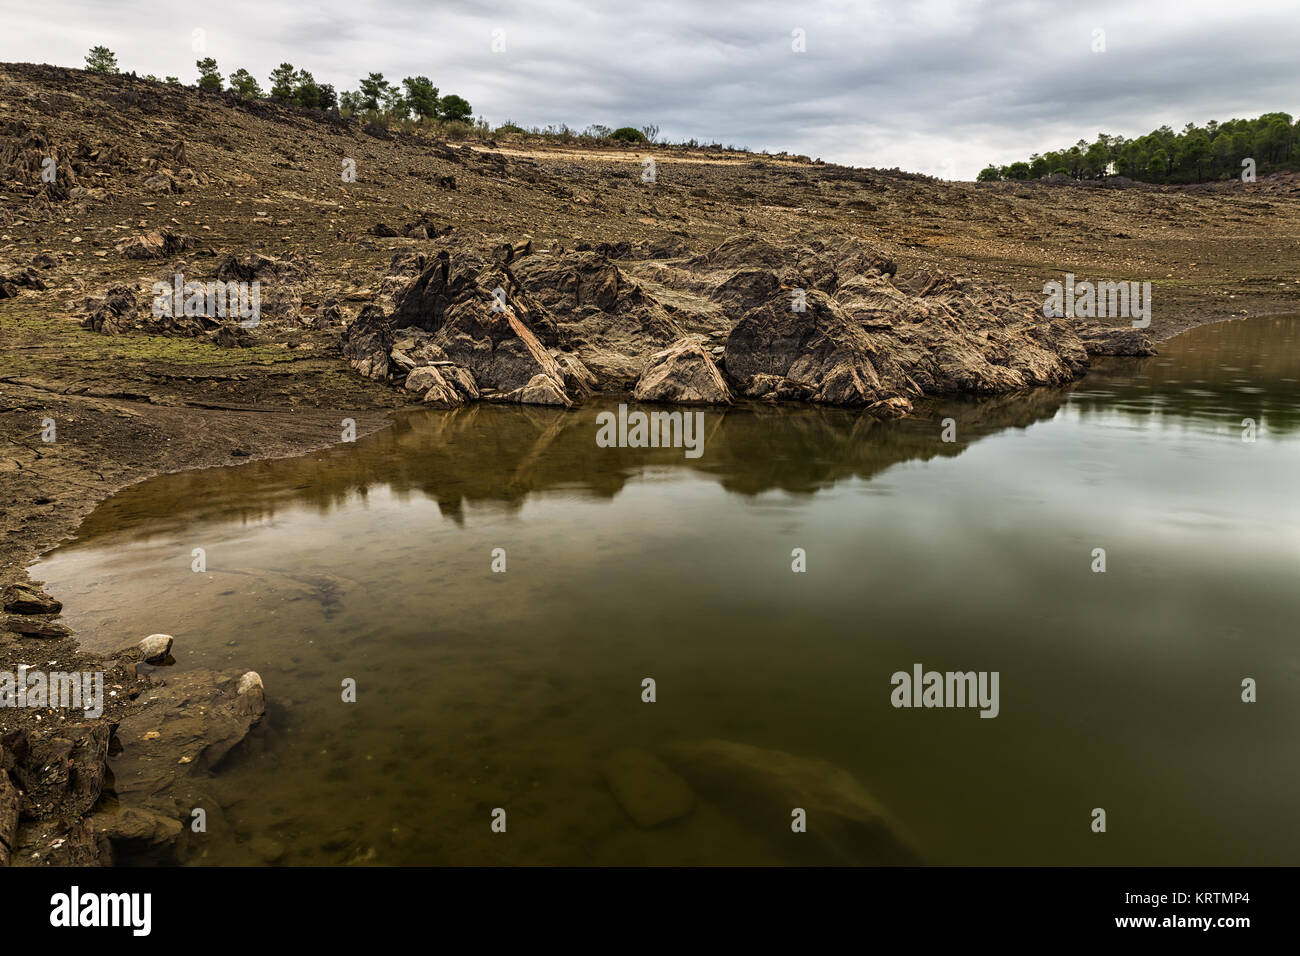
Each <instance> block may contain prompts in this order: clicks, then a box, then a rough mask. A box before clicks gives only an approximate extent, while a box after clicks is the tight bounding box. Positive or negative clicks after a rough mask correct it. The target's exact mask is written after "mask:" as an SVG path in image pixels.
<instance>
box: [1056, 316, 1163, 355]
mask: <svg viewBox="0 0 1300 956" xmlns="http://www.w3.org/2000/svg"><path fill="white" fill-rule="evenodd" d="M1075 331H1076V332H1077V333H1078V335H1079V338H1080V340H1082V342H1083V346H1084V348H1086V349H1087V350H1088V354H1089V355H1131V356H1147V355H1155V354H1156V347H1155V345H1153V344H1152V342H1151V339H1150V337H1149V336H1148V335H1147V334H1146V333H1145V332H1144V331H1142V330H1141V329H1135V328H1133V327H1132V326H1131V325H1098V324H1096V323H1079V324H1077V325H1076V326H1075Z"/></svg>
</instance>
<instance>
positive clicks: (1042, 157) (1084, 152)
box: [978, 113, 1300, 183]
mask: <svg viewBox="0 0 1300 956" xmlns="http://www.w3.org/2000/svg"><path fill="white" fill-rule="evenodd" d="M1247 159H1251V160H1254V164H1255V166H1254V168H1255V172H1256V174H1257V175H1261V176H1262V175H1265V174H1267V173H1271V172H1278V171H1281V170H1290V169H1300V122H1294V121H1293V120H1292V118H1291V114H1289V113H1265V114H1264V115H1262V116H1260V117H1258V118H1257V119H1245V120H1242V119H1234V120H1228V121H1227V122H1226V123H1217V122H1214V121H1213V120H1211V121H1210V122H1209V123H1206V124H1205V125H1204V126H1197V125H1196V124H1195V123H1188V124H1187V125H1186V126H1184V127H1183V130H1182V132H1181V133H1175V132H1174V131H1173V130H1172V129H1171V128H1170V127H1168V126H1162V127H1160V128H1159V129H1158V130H1153V131H1152V132H1150V133H1147V134H1146V135H1145V136H1139V137H1137V138H1136V139H1125V138H1124V137H1123V136H1110V135H1107V134H1106V133H1100V134H1098V136H1097V141H1096V142H1095V143H1092V144H1091V145H1089V143H1088V142H1087V141H1086V140H1082V139H1081V140H1079V142H1077V143H1075V144H1074V145H1073V146H1071V147H1069V148H1068V149H1061V150H1055V151H1049V152H1046V153H1034V154H1033V155H1032V156H1030V157H1029V161H1028V162H1018V163H1011V164H1010V165H1008V166H986V167H985V168H984V169H983V170H981V171H980V174H979V177H978V179H979V181H980V182H992V181H997V180H1003V179H1021V180H1023V179H1042V178H1043V177H1044V176H1051V175H1054V174H1062V175H1066V176H1072V177H1073V178H1075V179H1103V178H1105V177H1106V176H1127V177H1128V178H1129V179H1136V180H1140V181H1141V182H1147V183H1199V182H1204V181H1205V180H1207V179H1230V178H1232V177H1234V176H1240V175H1241V171H1242V161H1243V160H1247Z"/></svg>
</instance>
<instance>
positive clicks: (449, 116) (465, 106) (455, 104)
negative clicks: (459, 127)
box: [438, 93, 474, 123]
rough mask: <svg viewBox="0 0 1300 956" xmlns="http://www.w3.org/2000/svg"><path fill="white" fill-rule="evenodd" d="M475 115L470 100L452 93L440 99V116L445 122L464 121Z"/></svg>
mask: <svg viewBox="0 0 1300 956" xmlns="http://www.w3.org/2000/svg"><path fill="white" fill-rule="evenodd" d="M473 115H474V110H473V109H471V108H470V105H469V100H467V99H465V98H464V97H463V96H457V95H456V94H455V93H450V94H448V95H447V96H444V97H443V98H442V99H440V100H439V101H438V118H439V119H441V120H442V121H443V122H444V123H464V122H467V121H468V120H469V118H470V117H471V116H473Z"/></svg>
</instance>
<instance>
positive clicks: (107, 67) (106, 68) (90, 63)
mask: <svg viewBox="0 0 1300 956" xmlns="http://www.w3.org/2000/svg"><path fill="white" fill-rule="evenodd" d="M86 69H87V70H89V71H90V72H91V73H116V72H117V54H116V53H114V52H113V51H112V50H110V49H109V48H108V47H106V46H92V47H91V48H90V52H89V53H87V54H86Z"/></svg>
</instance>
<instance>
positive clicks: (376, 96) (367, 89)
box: [360, 73, 388, 112]
mask: <svg viewBox="0 0 1300 956" xmlns="http://www.w3.org/2000/svg"><path fill="white" fill-rule="evenodd" d="M387 89H388V81H387V80H386V79H384V74H382V73H371V74H370V76H368V77H367V78H366V79H364V80H362V81H361V104H360V105H361V109H363V110H374V111H375V112H379V102H380V100H382V99H383V98H384V94H385V91H386V90H387Z"/></svg>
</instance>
